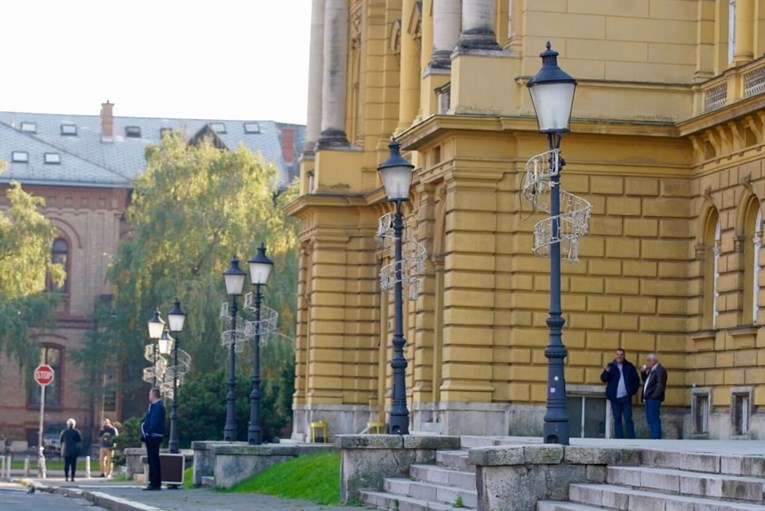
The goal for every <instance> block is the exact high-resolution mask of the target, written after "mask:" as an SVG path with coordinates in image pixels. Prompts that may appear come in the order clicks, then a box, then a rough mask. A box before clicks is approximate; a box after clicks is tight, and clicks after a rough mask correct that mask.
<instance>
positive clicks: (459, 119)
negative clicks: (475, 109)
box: [397, 114, 681, 151]
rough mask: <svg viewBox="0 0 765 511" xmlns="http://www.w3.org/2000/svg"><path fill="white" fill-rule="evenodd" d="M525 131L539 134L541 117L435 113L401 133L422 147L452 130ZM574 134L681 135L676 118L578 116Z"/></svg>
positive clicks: (407, 142) (406, 144)
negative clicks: (635, 119) (628, 119)
mask: <svg viewBox="0 0 765 511" xmlns="http://www.w3.org/2000/svg"><path fill="white" fill-rule="evenodd" d="M511 131H512V132H525V133H528V134H529V135H532V134H533V135H538V129H537V120H536V117H532V116H488V115H457V114H446V115H431V116H430V117H427V118H425V119H423V120H421V121H420V122H418V123H417V124H414V125H412V126H410V127H409V128H407V129H406V130H404V131H402V132H400V133H399V134H398V135H397V139H398V140H399V142H401V145H402V147H403V148H404V149H406V150H409V151H417V150H421V149H423V148H424V147H427V146H428V145H430V144H432V143H433V141H434V140H437V139H438V138H440V137H443V136H445V135H446V134H449V133H464V134H476V133H484V134H486V133H496V134H502V133H505V132H511ZM571 133H572V134H574V135H616V136H641V137H656V138H678V137H680V136H681V134H680V131H679V130H678V128H677V124H676V123H674V122H668V121H667V122H661V121H622V120H609V119H590V118H574V119H572V120H571Z"/></svg>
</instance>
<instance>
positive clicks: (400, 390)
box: [377, 139, 414, 435]
mask: <svg viewBox="0 0 765 511" xmlns="http://www.w3.org/2000/svg"><path fill="white" fill-rule="evenodd" d="M388 149H390V156H389V157H388V159H387V160H385V161H384V162H383V163H382V164H380V166H379V167H377V171H378V172H379V173H380V179H381V180H382V182H383V187H384V188H385V195H387V196H388V202H393V203H395V204H396V214H395V216H394V219H393V235H394V238H395V261H394V264H395V267H396V270H395V276H394V278H395V285H394V291H395V292H394V298H395V323H396V324H395V331H394V333H393V358H392V359H391V361H390V365H391V368H392V369H393V395H392V399H391V408H390V421H389V424H388V433H389V434H395V435H408V434H409V410H408V409H407V407H406V366H407V364H406V358H404V344H406V339H405V338H404V325H403V320H404V318H403V296H402V295H403V282H402V279H403V271H402V268H401V266H402V259H403V257H402V249H401V237H402V235H403V232H404V222H403V219H402V215H401V203H402V202H403V201H407V200H409V187H410V186H411V184H412V171H413V170H414V165H412V164H411V163H410V162H408V161H407V160H405V159H404V158H402V157H401V153H400V149H401V145H400V144H399V143H398V142H397V141H396V139H393V140H391V142H390V144H388Z"/></svg>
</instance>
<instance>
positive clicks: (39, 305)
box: [0, 182, 65, 364]
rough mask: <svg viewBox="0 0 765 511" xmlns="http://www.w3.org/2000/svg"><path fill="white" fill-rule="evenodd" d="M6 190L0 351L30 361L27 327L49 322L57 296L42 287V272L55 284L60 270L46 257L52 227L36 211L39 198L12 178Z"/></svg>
mask: <svg viewBox="0 0 765 511" xmlns="http://www.w3.org/2000/svg"><path fill="white" fill-rule="evenodd" d="M6 196H7V199H8V203H9V207H7V208H4V209H3V210H1V211H0V351H5V352H6V353H7V354H9V355H11V356H14V357H16V358H17V359H18V360H19V361H20V362H21V363H22V364H26V363H34V361H35V360H34V357H35V356H37V355H38V352H37V350H36V345H35V344H34V343H31V342H29V336H30V329H32V328H40V327H50V326H52V324H53V310H54V307H55V305H56V303H57V300H58V296H56V295H55V294H53V293H46V292H45V281H46V277H47V278H49V279H51V281H53V282H54V283H57V284H61V283H63V281H64V278H65V272H64V268H63V267H62V266H61V265H58V264H52V262H51V257H50V247H51V243H52V242H53V239H54V237H55V235H56V229H55V227H53V225H52V224H51V223H50V221H48V219H46V218H45V217H44V216H43V215H42V213H40V211H39V208H40V207H42V206H44V203H45V201H44V200H43V199H42V198H39V197H33V196H32V195H29V194H28V193H26V192H25V191H24V190H23V189H22V188H21V185H20V184H19V183H16V182H13V183H11V186H10V187H9V188H8V191H7V192H6Z"/></svg>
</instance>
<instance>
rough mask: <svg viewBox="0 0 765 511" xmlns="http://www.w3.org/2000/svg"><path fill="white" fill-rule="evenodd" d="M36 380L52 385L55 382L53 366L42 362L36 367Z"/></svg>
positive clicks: (42, 383) (43, 384)
mask: <svg viewBox="0 0 765 511" xmlns="http://www.w3.org/2000/svg"><path fill="white" fill-rule="evenodd" d="M35 381H36V382H37V383H39V384H40V385H42V386H43V387H44V386H46V385H50V384H51V383H52V382H53V368H52V367H51V366H49V365H48V364H40V365H39V366H37V367H36V368H35Z"/></svg>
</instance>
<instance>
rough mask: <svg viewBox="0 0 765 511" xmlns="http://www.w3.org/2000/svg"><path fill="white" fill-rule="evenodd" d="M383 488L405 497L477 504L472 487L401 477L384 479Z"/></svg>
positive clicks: (429, 500) (476, 495) (465, 505)
mask: <svg viewBox="0 0 765 511" xmlns="http://www.w3.org/2000/svg"><path fill="white" fill-rule="evenodd" d="M383 489H384V490H385V491H386V492H388V493H390V494H393V495H394V496H395V495H399V496H401V495H403V496H405V497H413V498H416V499H420V500H424V501H428V502H436V503H441V504H449V505H454V504H456V503H458V502H459V503H460V504H461V505H462V506H463V507H467V508H476V507H477V506H478V492H477V491H476V490H474V489H473V490H465V489H463V488H457V487H455V486H443V485H440V484H433V483H426V482H423V481H412V480H411V479H401V478H387V479H385V481H384V483H383Z"/></svg>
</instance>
